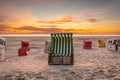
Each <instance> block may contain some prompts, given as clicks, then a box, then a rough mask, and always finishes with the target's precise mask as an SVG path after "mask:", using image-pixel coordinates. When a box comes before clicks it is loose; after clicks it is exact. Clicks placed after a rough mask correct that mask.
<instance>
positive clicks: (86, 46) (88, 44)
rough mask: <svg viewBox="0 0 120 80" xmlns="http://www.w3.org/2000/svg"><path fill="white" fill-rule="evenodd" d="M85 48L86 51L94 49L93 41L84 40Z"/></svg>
mask: <svg viewBox="0 0 120 80" xmlns="http://www.w3.org/2000/svg"><path fill="white" fill-rule="evenodd" d="M83 48H84V49H92V41H91V40H84V44H83Z"/></svg>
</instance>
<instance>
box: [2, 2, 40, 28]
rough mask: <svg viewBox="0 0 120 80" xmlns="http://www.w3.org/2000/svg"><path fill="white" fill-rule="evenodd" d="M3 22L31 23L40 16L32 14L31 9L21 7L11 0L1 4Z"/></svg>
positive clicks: (15, 24) (15, 23)
mask: <svg viewBox="0 0 120 80" xmlns="http://www.w3.org/2000/svg"><path fill="white" fill-rule="evenodd" d="M0 21H1V23H3V22H4V23H5V24H10V26H13V27H16V26H22V25H31V24H33V23H36V21H38V18H36V17H35V16H33V15H32V12H31V10H29V9H27V8H23V7H19V6H17V5H15V4H13V3H11V2H8V3H6V4H4V5H0Z"/></svg>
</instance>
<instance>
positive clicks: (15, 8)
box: [0, 0, 120, 34]
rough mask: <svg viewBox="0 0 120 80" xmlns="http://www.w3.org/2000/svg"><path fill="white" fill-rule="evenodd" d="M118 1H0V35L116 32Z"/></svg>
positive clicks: (119, 25) (118, 26) (119, 18)
mask: <svg viewBox="0 0 120 80" xmlns="http://www.w3.org/2000/svg"><path fill="white" fill-rule="evenodd" d="M119 4H120V0H44V1H41V0H1V1H0V34H24V33H25V34H39V33H54V32H57V33H59V32H72V33H77V34H120V5H119Z"/></svg>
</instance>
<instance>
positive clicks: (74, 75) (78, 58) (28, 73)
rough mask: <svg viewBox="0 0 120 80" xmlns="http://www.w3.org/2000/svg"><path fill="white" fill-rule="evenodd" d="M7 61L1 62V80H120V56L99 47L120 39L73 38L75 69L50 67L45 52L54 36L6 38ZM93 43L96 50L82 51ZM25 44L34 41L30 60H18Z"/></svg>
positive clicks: (104, 37)
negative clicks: (86, 43) (87, 41)
mask: <svg viewBox="0 0 120 80" xmlns="http://www.w3.org/2000/svg"><path fill="white" fill-rule="evenodd" d="M5 38H6V60H5V61H4V62H0V80H120V52H119V51H108V50H107V48H106V47H105V48H99V47H98V42H97V41H98V39H105V40H107V39H111V38H120V36H73V44H74V45H73V46H74V65H48V54H47V53H45V52H44V48H45V41H47V40H50V36H47V37H46V36H41V37H37V36H32V37H30V36H27V37H22V36H20V37H17V36H5ZM85 39H91V40H92V41H93V45H92V49H91V50H85V49H83V47H82V44H83V40H85ZM21 40H29V41H30V48H31V49H30V51H29V54H28V55H27V56H21V57H19V56H18V48H20V41H21Z"/></svg>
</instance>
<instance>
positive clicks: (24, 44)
mask: <svg viewBox="0 0 120 80" xmlns="http://www.w3.org/2000/svg"><path fill="white" fill-rule="evenodd" d="M21 46H25V47H28V46H29V41H21Z"/></svg>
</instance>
